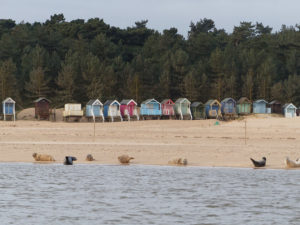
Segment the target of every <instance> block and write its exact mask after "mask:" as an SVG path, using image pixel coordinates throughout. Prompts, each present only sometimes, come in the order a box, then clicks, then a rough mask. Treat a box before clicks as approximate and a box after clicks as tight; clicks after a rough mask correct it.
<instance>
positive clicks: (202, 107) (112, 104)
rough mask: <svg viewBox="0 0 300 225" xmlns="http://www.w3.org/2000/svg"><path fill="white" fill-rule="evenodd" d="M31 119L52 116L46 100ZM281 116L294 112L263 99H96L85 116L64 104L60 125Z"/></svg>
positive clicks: (6, 108)
mask: <svg viewBox="0 0 300 225" xmlns="http://www.w3.org/2000/svg"><path fill="white" fill-rule="evenodd" d="M34 106H35V118H37V119H38V120H49V119H50V117H51V116H53V115H54V118H55V109H52V108H51V101H50V100H48V99H47V98H43V97H41V98H38V99H37V100H35V101H34ZM2 109H3V111H2V113H3V119H4V120H7V119H8V118H11V119H13V120H15V119H16V111H15V101H14V100H13V99H12V98H10V97H9V98H6V99H5V100H4V101H3V102H2ZM251 113H254V114H256V113H257V114H269V113H276V114H283V115H284V116H285V117H289V118H291V117H295V116H297V113H298V109H297V107H296V106H294V105H293V104H292V103H288V104H284V105H283V104H281V103H280V102H279V101H276V100H274V101H272V102H269V103H268V102H267V101H265V100H263V99H259V100H256V101H254V102H251V101H250V100H249V99H247V98H246V97H242V98H240V99H239V100H238V101H237V102H236V101H235V100H234V99H233V98H225V99H224V100H222V101H221V102H219V101H218V100H216V99H211V100H208V101H207V102H206V103H205V104H203V103H201V102H193V103H191V102H190V101H189V100H188V99H186V98H179V99H177V100H176V101H175V102H173V101H172V100H171V99H165V100H163V101H162V102H158V101H157V100H155V99H147V100H145V101H143V102H142V103H141V105H140V107H138V104H137V103H136V102H135V101H134V100H133V99H125V100H122V101H121V102H118V101H117V100H107V101H106V102H105V103H104V104H102V103H101V101H100V100H99V99H92V100H90V101H88V102H87V104H86V106H85V115H84V111H83V110H82V107H81V104H77V103H68V104H65V106H64V111H63V118H64V121H70V120H71V118H73V119H74V118H75V119H77V120H78V119H80V118H82V117H83V116H85V117H86V118H87V119H88V121H91V120H102V121H112V122H113V121H116V120H119V121H123V120H128V121H130V120H140V119H143V120H144V119H155V118H156V119H160V118H177V119H180V120H183V119H190V120H192V119H194V120H196V119H208V118H215V119H224V120H227V119H234V118H236V117H237V116H238V115H247V114H251Z"/></svg>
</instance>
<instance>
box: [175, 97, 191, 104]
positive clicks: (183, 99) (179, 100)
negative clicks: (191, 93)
mask: <svg viewBox="0 0 300 225" xmlns="http://www.w3.org/2000/svg"><path fill="white" fill-rule="evenodd" d="M184 101H187V102H188V103H189V104H191V102H190V101H189V100H188V99H187V98H178V99H177V100H176V102H175V103H182V102H184Z"/></svg>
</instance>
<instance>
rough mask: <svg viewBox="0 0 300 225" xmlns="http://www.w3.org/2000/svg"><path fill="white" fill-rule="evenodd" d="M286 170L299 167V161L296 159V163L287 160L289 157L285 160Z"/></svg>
mask: <svg viewBox="0 0 300 225" xmlns="http://www.w3.org/2000/svg"><path fill="white" fill-rule="evenodd" d="M284 162H285V165H286V168H297V167H300V161H299V159H297V160H296V161H294V160H291V159H289V157H286V158H285V161H284Z"/></svg>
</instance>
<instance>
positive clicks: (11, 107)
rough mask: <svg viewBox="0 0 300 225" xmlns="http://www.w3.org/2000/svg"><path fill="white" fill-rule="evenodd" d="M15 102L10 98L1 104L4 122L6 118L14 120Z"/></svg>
mask: <svg viewBox="0 0 300 225" xmlns="http://www.w3.org/2000/svg"><path fill="white" fill-rule="evenodd" d="M15 105H16V102H15V101H14V100H13V99H12V98H9V97H8V98H6V99H5V100H3V102H2V112H3V116H4V120H6V117H7V116H10V117H12V118H13V120H14V121H15V120H16V110H15Z"/></svg>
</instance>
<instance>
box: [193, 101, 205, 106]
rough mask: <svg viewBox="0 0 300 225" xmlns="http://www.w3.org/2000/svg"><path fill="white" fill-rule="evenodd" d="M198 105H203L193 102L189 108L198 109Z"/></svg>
mask: <svg viewBox="0 0 300 225" xmlns="http://www.w3.org/2000/svg"><path fill="white" fill-rule="evenodd" d="M199 105H203V103H202V102H193V104H191V107H198V106H199Z"/></svg>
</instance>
